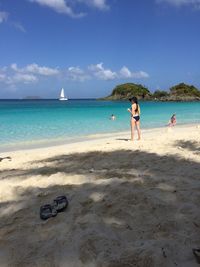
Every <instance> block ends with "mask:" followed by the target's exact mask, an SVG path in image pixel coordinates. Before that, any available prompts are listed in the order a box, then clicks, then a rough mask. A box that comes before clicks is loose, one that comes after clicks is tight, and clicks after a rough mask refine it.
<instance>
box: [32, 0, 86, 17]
mask: <svg viewBox="0 0 200 267" xmlns="http://www.w3.org/2000/svg"><path fill="white" fill-rule="evenodd" d="M29 1H30V2H34V3H37V4H39V5H41V6H46V7H49V8H51V9H53V10H54V11H56V12H57V13H62V14H66V15H68V16H70V17H72V18H80V17H83V16H84V15H85V14H84V13H78V14H76V13H75V12H74V11H73V10H72V8H71V7H70V6H68V4H67V2H66V1H65V0H29Z"/></svg>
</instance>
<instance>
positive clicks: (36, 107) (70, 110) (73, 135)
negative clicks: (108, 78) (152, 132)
mask: <svg viewBox="0 0 200 267" xmlns="http://www.w3.org/2000/svg"><path fill="white" fill-rule="evenodd" d="M129 107H130V103H129V102H128V101H98V100H68V101H58V100H0V150H1V148H3V147H6V146H12V147H15V146H18V145H23V144H26V145H28V144H40V143H41V144H42V143H45V142H46V143H49V144H51V143H54V142H56V141H57V140H59V141H60V142H62V141H63V142H72V141H73V140H76V139H77V138H80V137H87V136H89V135H95V134H101V133H112V132H120V131H127V130H129V127H130V115H129V113H128V112H127V108H129ZM140 107H141V128H143V129H147V128H155V127H162V126H165V125H166V124H167V122H168V121H169V119H170V117H171V115H172V114H173V113H176V115H177V123H178V124H191V123H199V122H200V102H140ZM111 114H114V115H115V116H116V118H117V119H116V120H115V121H112V120H110V119H109V118H110V116H111Z"/></svg>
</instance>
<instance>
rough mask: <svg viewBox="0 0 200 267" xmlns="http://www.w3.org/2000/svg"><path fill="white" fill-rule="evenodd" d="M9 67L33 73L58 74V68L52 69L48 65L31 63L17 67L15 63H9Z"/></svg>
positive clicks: (17, 70)
mask: <svg viewBox="0 0 200 267" xmlns="http://www.w3.org/2000/svg"><path fill="white" fill-rule="evenodd" d="M10 67H11V69H12V70H13V71H16V72H21V73H27V72H28V73H33V74H40V75H44V76H52V75H57V74H59V70H58V69H53V68H49V67H45V66H43V67H40V66H38V65H37V64H35V63H33V64H30V65H27V66H26V67H24V68H18V67H17V64H16V63H13V64H11V66H10Z"/></svg>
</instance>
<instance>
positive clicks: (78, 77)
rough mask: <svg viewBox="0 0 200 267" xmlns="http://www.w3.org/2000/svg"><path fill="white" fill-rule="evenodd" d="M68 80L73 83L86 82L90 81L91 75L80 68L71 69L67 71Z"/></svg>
mask: <svg viewBox="0 0 200 267" xmlns="http://www.w3.org/2000/svg"><path fill="white" fill-rule="evenodd" d="M67 78H68V79H69V80H72V81H80V82H84V81H85V80H88V79H90V75H89V74H87V73H86V72H85V71H83V70H81V69H80V68H79V67H69V68H68V70H67Z"/></svg>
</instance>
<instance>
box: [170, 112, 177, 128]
mask: <svg viewBox="0 0 200 267" xmlns="http://www.w3.org/2000/svg"><path fill="white" fill-rule="evenodd" d="M175 125H176V114H173V115H172V116H171V119H170V121H169V124H168V126H170V127H171V126H175Z"/></svg>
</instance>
